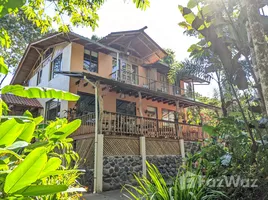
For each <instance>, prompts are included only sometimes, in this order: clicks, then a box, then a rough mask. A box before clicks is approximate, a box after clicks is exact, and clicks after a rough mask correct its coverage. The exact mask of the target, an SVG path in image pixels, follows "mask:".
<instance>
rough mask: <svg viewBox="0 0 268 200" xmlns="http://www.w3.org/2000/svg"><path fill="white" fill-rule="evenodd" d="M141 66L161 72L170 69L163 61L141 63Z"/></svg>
mask: <svg viewBox="0 0 268 200" xmlns="http://www.w3.org/2000/svg"><path fill="white" fill-rule="evenodd" d="M143 67H145V68H154V69H156V70H157V71H158V72H160V73H163V74H166V73H168V72H169V70H170V67H169V66H168V65H167V64H166V63H163V62H161V61H158V62H156V63H153V64H148V65H143Z"/></svg>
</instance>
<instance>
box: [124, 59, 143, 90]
mask: <svg viewBox="0 0 268 200" xmlns="http://www.w3.org/2000/svg"><path fill="white" fill-rule="evenodd" d="M120 71H121V72H120V79H121V81H123V82H125V83H129V84H132V85H138V79H139V78H138V66H136V65H132V64H130V63H128V62H126V61H122V62H121V65H120Z"/></svg>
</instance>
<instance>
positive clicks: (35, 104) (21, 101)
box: [1, 94, 43, 108]
mask: <svg viewBox="0 0 268 200" xmlns="http://www.w3.org/2000/svg"><path fill="white" fill-rule="evenodd" d="M1 98H2V99H3V100H4V101H5V103H7V104H8V105H13V106H22V107H26V108H43V106H42V105H41V104H40V102H39V101H38V100H37V99H29V98H24V97H19V96H15V95H13V94H2V95H1Z"/></svg>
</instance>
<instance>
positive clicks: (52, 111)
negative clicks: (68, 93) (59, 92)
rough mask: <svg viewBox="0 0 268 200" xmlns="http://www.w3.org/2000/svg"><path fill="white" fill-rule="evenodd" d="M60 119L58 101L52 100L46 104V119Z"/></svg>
mask: <svg viewBox="0 0 268 200" xmlns="http://www.w3.org/2000/svg"><path fill="white" fill-rule="evenodd" d="M57 117H60V101H58V100H56V99H52V100H50V101H48V102H47V103H46V119H47V120H55V119H56V118H57Z"/></svg>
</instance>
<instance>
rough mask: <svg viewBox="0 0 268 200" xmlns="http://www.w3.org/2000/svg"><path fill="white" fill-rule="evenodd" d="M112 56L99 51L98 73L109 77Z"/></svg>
mask: <svg viewBox="0 0 268 200" xmlns="http://www.w3.org/2000/svg"><path fill="white" fill-rule="evenodd" d="M112 61H113V57H112V56H110V55H106V54H104V53H99V58H98V72H99V73H98V74H99V75H100V76H103V77H105V78H109V77H110V74H111V73H112V65H113V63H112Z"/></svg>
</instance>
